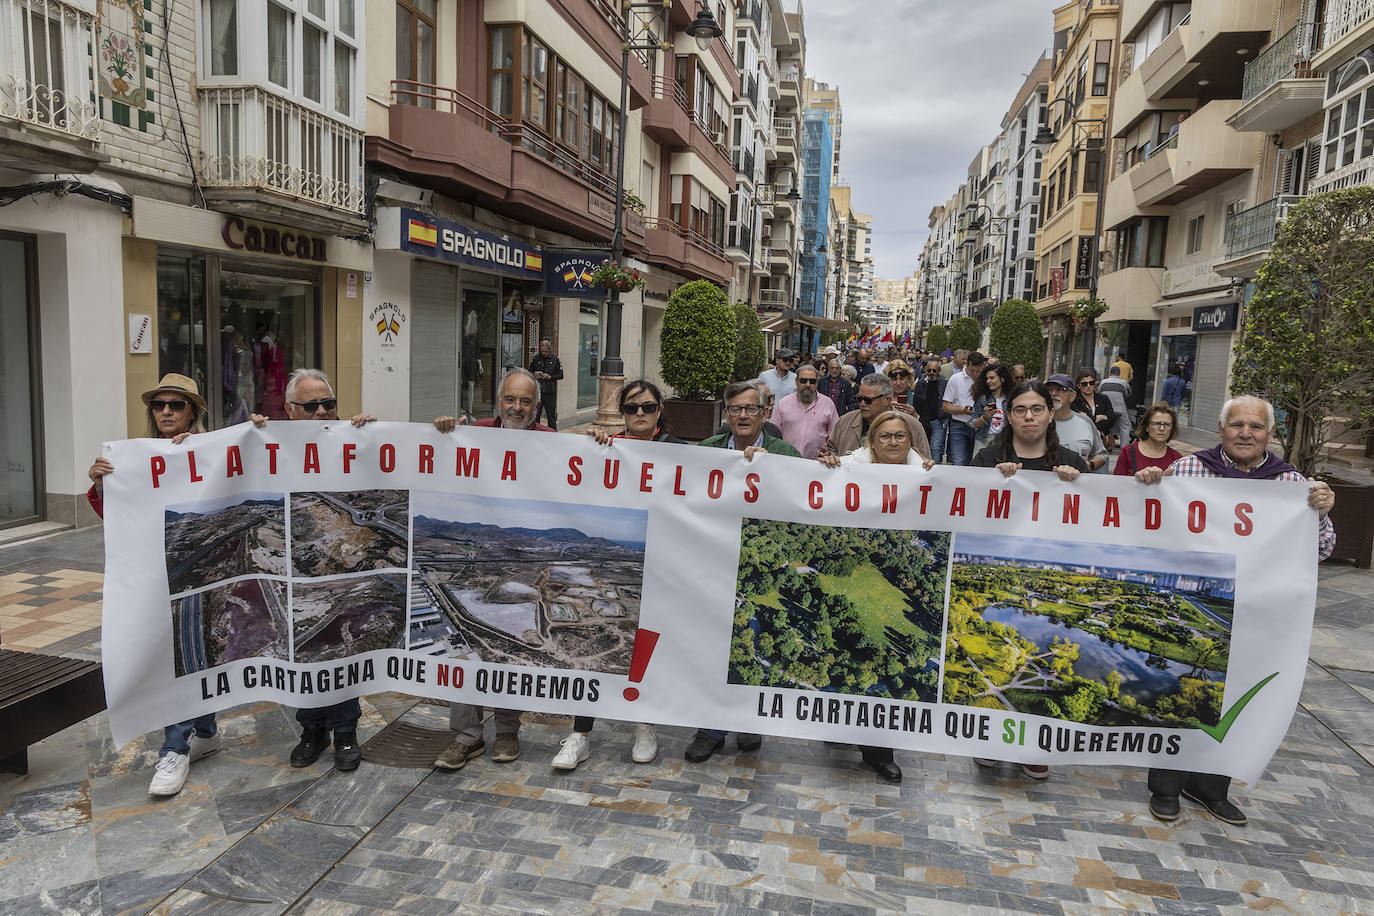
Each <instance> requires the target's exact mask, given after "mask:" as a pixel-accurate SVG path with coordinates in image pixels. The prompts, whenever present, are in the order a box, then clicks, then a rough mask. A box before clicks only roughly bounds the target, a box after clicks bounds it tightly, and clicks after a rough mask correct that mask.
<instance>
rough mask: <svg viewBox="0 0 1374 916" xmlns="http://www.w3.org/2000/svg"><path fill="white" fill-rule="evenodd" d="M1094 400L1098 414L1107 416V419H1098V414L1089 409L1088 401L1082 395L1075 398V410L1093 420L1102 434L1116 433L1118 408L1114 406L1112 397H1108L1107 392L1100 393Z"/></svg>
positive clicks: (1073, 405)
mask: <svg viewBox="0 0 1374 916" xmlns="http://www.w3.org/2000/svg"><path fill="white" fill-rule="evenodd" d="M1093 400H1094V401H1095V403H1096V406H1097V414H1101V415H1102V416H1104V417H1106V419H1105V420H1099V419H1097V414H1094V413H1093V412H1092V411H1090V410H1089V409H1088V402H1087V401H1085V400H1083V398H1082V397H1076V398H1074V399H1073V404H1072V405H1071V406H1072V407H1073V409H1074V410H1076V411H1078V412H1079V413H1081V414H1083V416H1085V417H1087V418H1088V419H1089V420H1091V421H1092V422H1093V425H1095V426H1096V427H1097V431H1098V432H1100V433H1101V434H1102V435H1104V436H1107V435H1115V434H1116V408H1115V407H1113V406H1112V402H1111V399H1110V398H1108V397H1107V396H1106V395H1105V394H1098V395H1097V397H1096V398H1094V399H1093Z"/></svg>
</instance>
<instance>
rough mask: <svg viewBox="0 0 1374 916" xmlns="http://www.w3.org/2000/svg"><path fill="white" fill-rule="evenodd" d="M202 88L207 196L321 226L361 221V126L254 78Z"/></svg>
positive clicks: (242, 208) (258, 212)
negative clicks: (254, 82) (254, 83)
mask: <svg viewBox="0 0 1374 916" xmlns="http://www.w3.org/2000/svg"><path fill="white" fill-rule="evenodd" d="M200 96H201V147H202V149H201V178H200V181H201V184H202V186H203V187H204V188H205V189H206V192H207V195H206V196H207V198H208V197H214V198H215V199H216V201H217V202H218V203H221V204H225V203H227V204H233V205H234V209H237V210H239V211H243V212H249V211H254V212H252V215H258V216H261V217H263V218H267V219H272V218H276V219H279V220H286V219H287V218H288V217H289V218H290V220H291V221H293V224H294V225H300V226H302V228H311V229H315V230H318V231H329V230H337V229H339V228H340V224H341V223H343V224H347V225H352V224H354V223H359V224H360V223H361V220H362V215H363V132H362V131H361V130H358V129H357V128H355V127H352V126H350V125H348V124H346V123H344V122H343V121H339V120H336V119H335V118H331V117H329V116H327V115H323V114H321V113H319V112H317V111H313V110H311V109H309V108H307V107H305V106H304V105H301V104H299V103H297V102H294V101H292V100H291V99H288V98H285V97H283V96H279V95H277V94H275V93H272V92H268V91H267V90H265V89H262V88H260V87H256V86H248V87H232V88H221V89H202V90H201V91H200ZM274 210H276V211H280V212H278V213H276V214H274V213H273V212H271V211H274Z"/></svg>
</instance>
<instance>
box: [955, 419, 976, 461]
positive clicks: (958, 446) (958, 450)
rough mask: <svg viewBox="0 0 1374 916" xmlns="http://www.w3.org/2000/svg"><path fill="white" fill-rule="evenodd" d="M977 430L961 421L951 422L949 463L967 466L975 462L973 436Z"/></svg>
mask: <svg viewBox="0 0 1374 916" xmlns="http://www.w3.org/2000/svg"><path fill="white" fill-rule="evenodd" d="M974 433H975V430H974V428H973V427H972V426H969V425H968V424H967V423H962V422H960V421H959V420H950V421H949V462H950V464H962V465H965V466H967V465H968V464H969V462H971V461H973V435H974Z"/></svg>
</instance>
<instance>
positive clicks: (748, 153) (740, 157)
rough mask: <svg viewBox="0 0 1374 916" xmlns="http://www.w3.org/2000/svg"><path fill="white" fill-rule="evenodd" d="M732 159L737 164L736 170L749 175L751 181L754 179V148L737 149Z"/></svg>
mask: <svg viewBox="0 0 1374 916" xmlns="http://www.w3.org/2000/svg"><path fill="white" fill-rule="evenodd" d="M730 161H731V162H732V163H733V164H734V166H735V171H736V172H739V173H740V174H741V175H745V176H747V177H748V180H749V181H753V180H754V151H753V150H752V149H737V150H735V153H734V155H733V156H731V157H730Z"/></svg>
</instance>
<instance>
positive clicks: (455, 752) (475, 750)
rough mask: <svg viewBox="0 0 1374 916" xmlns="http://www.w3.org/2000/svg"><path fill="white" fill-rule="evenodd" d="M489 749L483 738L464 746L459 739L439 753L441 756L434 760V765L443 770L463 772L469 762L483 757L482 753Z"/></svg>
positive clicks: (451, 742) (455, 739)
mask: <svg viewBox="0 0 1374 916" xmlns="http://www.w3.org/2000/svg"><path fill="white" fill-rule="evenodd" d="M486 749H487V743H486V742H485V741H483V740H482V739H481V738H478V739H477V741H476V742H475V743H473V744H464V743H463V742H461V741H459V740H458V739H457V738H454V739H453V740H452V741H450V742H449V743H448V747H446V748H444V749H443V750H442V751H440V752H439V756H438V757H435V758H434V765H435V766H436V767H438V768H439V769H441V770H461V769H462V768H463V767H465V766H467V762H468V761H469V760H471V759H472V758H473V757H480V756H482V752H483V751H485V750H486Z"/></svg>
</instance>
